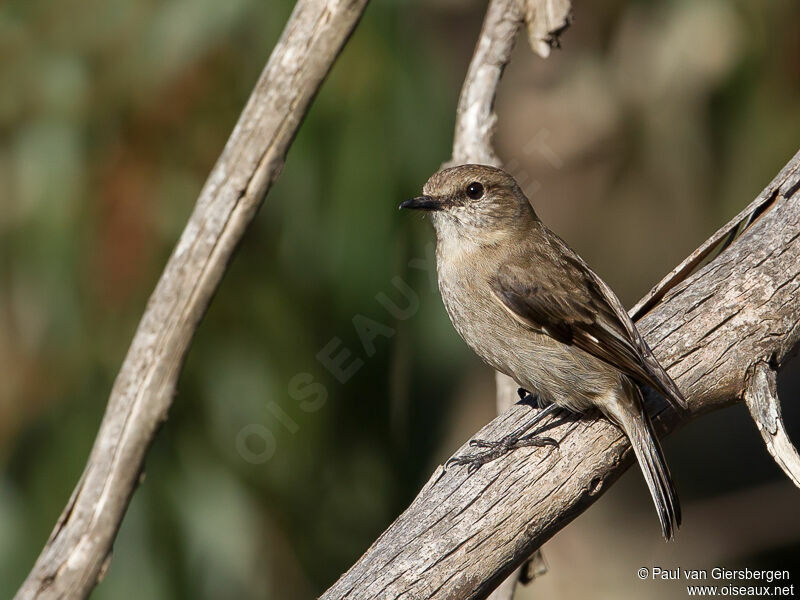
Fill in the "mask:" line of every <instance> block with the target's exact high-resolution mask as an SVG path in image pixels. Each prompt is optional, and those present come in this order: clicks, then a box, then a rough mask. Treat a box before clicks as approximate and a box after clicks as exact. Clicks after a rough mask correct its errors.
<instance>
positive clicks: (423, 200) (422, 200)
mask: <svg viewBox="0 0 800 600" xmlns="http://www.w3.org/2000/svg"><path fill="white" fill-rule="evenodd" d="M400 208H413V209H416V210H442V203H441V202H440V201H439V200H436V199H435V198H431V197H430V196H417V197H416V198H411V200H406V201H405V202H403V203H402V204H401V205H400Z"/></svg>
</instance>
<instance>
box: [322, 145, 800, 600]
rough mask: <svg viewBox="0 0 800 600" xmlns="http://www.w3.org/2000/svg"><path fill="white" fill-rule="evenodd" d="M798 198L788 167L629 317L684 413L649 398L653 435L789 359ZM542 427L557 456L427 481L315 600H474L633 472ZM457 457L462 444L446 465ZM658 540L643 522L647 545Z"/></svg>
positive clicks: (603, 447)
mask: <svg viewBox="0 0 800 600" xmlns="http://www.w3.org/2000/svg"><path fill="white" fill-rule="evenodd" d="M798 187H800V153H798V154H797V155H795V156H794V158H793V159H792V160H791V161H790V163H789V164H788V165H787V166H786V167H785V168H784V169H783V170H782V171H781V173H780V174H779V175H778V176H777V177H776V178H775V179H774V180H773V182H772V183H771V184H770V185H769V186H768V187H767V188H766V189H765V190H764V191H763V192H762V194H761V195H760V196H759V198H757V199H756V200H755V201H754V202H753V203H752V204H751V205H750V206H749V207H748V208H747V209H745V210H744V211H743V212H742V214H740V215H739V216H737V217H736V218H735V219H734V220H733V221H731V223H730V224H729V225H727V226H726V227H723V228H722V229H721V230H720V232H718V233H717V234H715V236H714V237H713V238H712V239H718V240H719V239H725V238H727V239H730V236H728V235H727V234H722V233H721V232H726V231H732V230H736V229H737V227H738V229H739V230H740V231H739V235H738V237H737V238H736V239H735V240H733V241H732V243H730V244H729V245H727V247H726V248H725V249H724V251H722V252H721V253H720V254H719V255H718V256H717V257H716V258H714V259H713V260H711V261H710V262H708V263H707V264H705V265H704V266H702V268H700V269H699V270H697V271H696V272H694V273H692V274H689V275H687V272H686V271H684V272H683V273H682V275H681V277H680V278H675V277H673V280H672V285H670V286H667V287H668V289H666V291H664V293H663V295H662V296H661V297H660V301H655V302H651V306H650V309H649V311H647V312H645V311H644V310H643V309H641V308H639V309H638V310H639V312H640V313H643V314H642V315H641V318H639V320H638V323H637V326H638V327H639V330H640V331H641V333H642V334H643V335H644V337H645V338H646V339H647V341H648V343H649V344H650V345H651V347H652V348H653V351H654V353H655V355H656V357H657V358H658V359H659V361H660V362H661V364H662V365H664V366H665V367H666V368H667V370H668V372H669V374H670V375H671V376H672V377H673V378H674V379H675V381H676V382H677V384H678V385H679V387H680V388H681V390H682V391H683V392H684V394H685V396H686V398H687V400H688V401H689V410H688V411H687V413H685V414H682V415H678V414H677V413H675V412H673V411H671V410H669V409H668V408H667V407H666V405H665V404H664V403H663V402H662V401H661V399H660V398H656V397H653V395H650V396H649V397H648V408H649V409H650V412H651V414H654V415H656V428H657V429H658V430H659V432H660V433H662V434H663V433H665V432H668V431H672V430H673V429H675V428H676V427H677V426H678V425H679V424H681V423H683V422H686V421H688V420H690V419H692V418H694V417H696V416H698V415H700V414H703V413H705V412H708V411H711V410H714V409H717V408H720V407H723V406H726V405H729V404H732V403H735V402H737V401H742V400H743V397H744V396H745V392H746V390H747V389H748V388H750V389H752V385H751V384H750V380H751V379H752V376H751V375H750V374H751V373H752V372H753V370H754V369H758V367H757V365H759V364H762V363H766V364H768V365H769V366H770V369H771V370H773V371H777V370H779V369H780V368H781V366H782V365H783V364H784V363H785V361H786V360H787V359H788V358H789V357H790V356H791V355H792V353H793V352H795V351H796V349H797V346H798V340H799V339H800V301H798V295H797V290H798V287H800V195H799V194H798ZM737 224H738V225H737ZM714 245H718V244H714ZM704 246H705V245H704ZM662 283H663V282H662ZM660 285H661V284H660ZM632 312H633V311H632ZM528 410H529V408H528V407H526V406H519V405H516V406H514V407H513V408H512V409H511V410H509V411H507V412H506V413H504V414H502V415H500V416H499V417H497V418H496V419H495V420H494V421H492V422H491V423H489V424H488V425H487V426H486V427H484V428H483V429H482V430H481V431H480V432H478V433H477V434H476V437H480V438H482V439H499V438H501V437H503V436H504V435H506V434H508V433H510V432H511V431H513V429H514V428H515V427H517V426H518V425H519V424H520V423H521V422H522V420H523V419H524V417H525V414H526V412H527V411H528ZM546 426H548V427H550V428H551V429H550V431H549V432H548V435H550V436H552V437H554V438H556V439H557V440H558V441H559V443H560V447H559V448H536V449H522V450H518V451H516V452H514V453H512V454H509V455H507V456H505V457H503V458H502V459H500V460H498V461H496V462H494V463H491V464H489V465H486V466H484V467H482V468H481V469H479V470H478V471H477V472H475V473H474V474H472V475H470V474H469V473H468V470H467V469H466V468H450V469H449V470H447V471H444V469H443V468H442V467H439V468H438V469H437V470H436V472H435V473H434V474H433V476H432V477H431V479H430V480H429V481H428V483H427V484H426V485H425V486H424V487H423V489H422V490H421V492H420V493H419V495H418V496H417V498H416V499H415V500H414V502H413V503H412V504H411V506H410V507H409V508H408V509H407V510H406V511H405V512H404V513H403V514H401V515H400V516H399V517H398V518H397V520H396V521H395V522H394V523H393V524H392V525H391V526H390V527H389V529H387V530H386V531H385V532H384V533H383V534H382V535H381V536H380V537H379V538H378V540H377V541H376V542H375V543H374V544H373V545H372V547H370V548H369V550H368V551H367V552H366V553H365V554H364V556H362V557H361V559H359V561H358V562H357V563H356V564H355V565H354V566H353V567H352V568H351V569H350V570H349V571H348V572H347V573H345V574H344V575H343V576H342V577H341V578H340V579H339V581H337V582H336V583H335V584H334V585H333V586H332V587H331V588H330V589H329V590H328V591H327V592H326V593H325V594H324V595H323V596H322V598H323V599H324V600H335V599H342V598H348V599H351V600H356V599H358V600H365V599H368V598H395V599H401V598H405V599H414V600H422V599H429V598H430V599H433V598H435V599H440V600H444V599H451V600H457V599H458V600H462V599H477V598H486V597H487V596H488V595H489V593H490V592H491V591H492V590H493V589H494V588H495V587H496V586H497V585H499V584H500V582H501V581H503V579H504V578H505V577H506V576H508V575H509V574H510V573H511V572H512V571H513V570H514V569H515V568H516V567H518V566H519V565H520V564H521V563H522V562H523V561H524V560H525V559H527V557H529V556H530V554H531V552H533V551H534V550H535V549H537V548H538V547H540V546H541V545H542V544H543V543H544V542H545V541H546V540H547V539H549V538H550V537H551V536H553V535H554V534H555V533H556V532H557V531H559V530H560V529H561V528H563V527H564V526H566V525H567V524H568V523H569V522H570V521H571V520H572V519H573V518H574V517H575V516H577V515H578V514H579V513H580V512H581V511H583V510H585V509H586V508H587V507H588V506H589V505H591V504H592V503H593V502H594V501H595V500H596V499H597V498H598V497H599V496H600V495H601V494H602V493H603V492H604V491H605V490H606V489H607V488H608V486H609V485H610V484H611V483H613V481H614V480H615V479H616V478H617V477H619V475H620V474H621V473H622V472H623V471H624V470H625V469H626V468H627V467H628V466H629V465H630V464H631V463H632V461H631V457H630V446H629V444H628V442H627V439H626V438H625V437H624V435H623V434H622V433H621V432H620V431H619V430H618V429H617V428H615V427H614V426H613V425H611V424H610V423H609V422H607V421H606V420H604V419H593V418H582V419H575V418H572V419H566V420H565V419H563V418H561V419H556V420H555V421H551V422H550V423H549V424H547V425H546ZM469 451H470V448H469V445H468V444H465V445H464V446H462V448H460V449H459V450H458V452H457V453H456V454H457V455H463V454H464V453H466V452H469ZM675 475H676V479H677V480H678V482H680V474H679V473H676V474H675ZM684 526H691V524H690V523H685V524H684ZM657 530H658V524H657V521H656V519H655V517H654V518H653V533H654V535H657Z"/></svg>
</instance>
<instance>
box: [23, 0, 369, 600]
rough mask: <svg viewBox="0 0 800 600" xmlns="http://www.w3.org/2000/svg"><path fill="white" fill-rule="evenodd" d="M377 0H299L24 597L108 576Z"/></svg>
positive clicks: (72, 592) (74, 592)
mask: <svg viewBox="0 0 800 600" xmlns="http://www.w3.org/2000/svg"><path fill="white" fill-rule="evenodd" d="M366 4H367V0H350V1H347V2H345V1H340V0H299V1H298V3H297V5H296V6H295V9H294V12H293V13H292V16H291V18H290V19H289V22H288V24H287V25H286V28H285V29H284V31H283V34H282V36H281V38H280V40H279V41H278V44H277V46H276V47H275V50H274V51H273V53H272V56H271V57H270V59H269V61H268V62H267V65H266V67H265V69H264V71H263V72H262V74H261V76H260V78H259V80H258V82H257V83H256V87H255V89H254V91H253V93H252V95H251V96H250V99H249V101H248V103H247V106H246V107H245V109H244V111H243V112H242V115H241V117H240V118H239V122H238V123H237V124H236V127H235V129H234V130H233V133H232V134H231V137H230V138H229V140H228V143H227V144H226V146H225V149H224V150H223V152H222V155H221V156H220V158H219V160H218V161H217V164H216V165H215V166H214V169H213V170H212V172H211V174H210V175H209V178H208V181H207V182H206V184H205V187H204V188H203V190H202V192H201V193H200V197H199V198H198V200H197V204H196V206H195V209H194V212H193V213H192V216H191V217H190V219H189V222H188V223H187V225H186V228H185V229H184V231H183V234H182V235H181V238H180V240H179V241H178V244H177V246H176V248H175V250H174V252H173V253H172V256H171V257H170V259H169V262H168V263H167V265H166V267H165V269H164V272H163V274H162V275H161V278H160V280H159V282H158V284H157V286H156V289H155V291H154V292H153V294H152V296H151V297H150V300H149V302H148V304H147V309H146V310H145V313H144V315H143V316H142V320H141V321H140V323H139V327H138V329H137V331H136V334H135V336H134V339H133V341H132V343H131V346H130V348H129V350H128V354H127V356H126V357H125V361H124V363H123V365H122V367H121V369H120V372H119V374H118V375H117V378H116V381H115V383H114V387H113V389H112V390H111V395H110V398H109V400H108V406H107V408H106V413H105V416H104V417H103V422H102V424H101V426H100V430H99V432H98V434H97V438H96V439H95V443H94V447H93V448H92V452H91V455H90V457H89V460H88V463H87V465H86V468H85V470H84V472H83V475H82V476H81V479H80V481H79V482H78V485H77V487H76V488H75V490H74V491H73V493H72V497H71V498H70V500H69V502H68V503H67V506H66V508H65V509H64V511H63V513H62V515H61V517H60V518H59V520H58V523H57V524H56V526H55V529H54V530H53V533H52V534H51V535H50V539H48V540H47V544H46V545H45V547H44V549H43V550H42V553H41V555H40V556H39V558H38V560H37V561H36V564H35V565H34V567H33V570H32V571H31V572H30V574H29V575H28V577H27V579H26V580H25V582H24V583H23V585H22V587H21V588H20V590H19V591H18V592H17V596H16V597H17V598H18V599H23V598H25V599H27V598H85V597H86V596H88V595H89V593H90V592H91V590H92V589H93V588H94V586H95V585H97V582H98V581H99V580H100V579H102V577H103V573H104V572H105V569H106V566H107V563H108V560H109V558H110V552H111V545H112V543H113V541H114V538H115V536H116V534H117V530H118V529H119V526H120V523H121V522H122V518H123V517H124V515H125V510H126V509H127V507H128V503H129V502H130V499H131V496H132V494H133V491H134V489H135V487H136V483H137V481H138V480H139V477H140V473H141V471H142V464H143V460H144V457H145V454H146V452H147V449H148V448H149V446H150V444H151V442H152V440H153V437H154V435H155V432H156V430H157V428H158V426H159V424H160V423H162V422H163V421H164V420H165V419H166V418H167V412H168V410H169V407H170V404H171V403H172V399H173V397H174V395H175V385H176V381H177V378H178V374H179V372H180V370H181V366H182V364H183V361H184V358H185V356H186V352H187V350H188V349H189V344H190V343H191V340H192V337H193V335H194V332H195V330H196V329H197V326H198V324H199V323H200V319H201V318H202V317H203V314H204V313H205V311H206V308H207V307H208V304H209V302H210V301H211V297H212V296H213V294H214V292H215V291H216V289H217V286H218V285H219V282H220V279H221V278H222V275H223V273H224V272H225V269H226V267H227V265H228V262H229V260H230V258H231V255H232V253H233V251H234V249H235V248H236V246H237V244H238V243H239V241H240V240H241V238H242V236H243V235H244V232H245V229H246V228H247V225H248V224H249V223H250V222H251V221H252V220H253V218H254V216H255V214H256V211H257V209H258V207H259V206H260V204H261V202H262V201H263V199H264V196H265V195H266V193H267V191H268V190H269V189H270V187H271V185H272V183H273V182H274V181H275V180H276V179H277V177H278V174H279V173H280V171H281V167H282V166H283V162H284V159H285V157H286V152H287V151H288V149H289V146H290V144H291V142H292V140H293V138H294V135H295V133H296V131H297V129H298V127H299V125H300V123H301V121H302V119H303V117H304V116H305V114H306V111H307V109H308V106H309V104H310V103H311V101H312V100H313V98H314V95H315V94H316V92H317V90H318V89H319V87H320V85H321V84H322V81H323V80H324V78H325V76H326V75H327V73H328V71H329V70H330V68H331V65H332V64H333V62H334V60H335V59H336V57H337V56H338V54H339V52H340V50H341V48H342V46H343V45H344V43H345V42H346V41H347V38H348V37H349V35H350V33H351V32H352V31H353V28H354V27H355V26H356V24H357V23H358V20H359V18H360V17H361V14H362V13H363V11H364V9H365V7H366Z"/></svg>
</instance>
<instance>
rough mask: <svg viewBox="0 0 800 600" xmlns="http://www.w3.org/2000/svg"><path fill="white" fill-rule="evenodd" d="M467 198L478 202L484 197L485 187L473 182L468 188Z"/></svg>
mask: <svg viewBox="0 0 800 600" xmlns="http://www.w3.org/2000/svg"><path fill="white" fill-rule="evenodd" d="M467 196H469V197H470V198H472V199H473V200H477V199H478V198H480V197H481V196H483V186H482V185H481V184H480V183H478V182H477V181H473V182H472V183H470V184H469V185H468V186H467Z"/></svg>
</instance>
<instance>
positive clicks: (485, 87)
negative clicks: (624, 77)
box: [445, 0, 570, 600]
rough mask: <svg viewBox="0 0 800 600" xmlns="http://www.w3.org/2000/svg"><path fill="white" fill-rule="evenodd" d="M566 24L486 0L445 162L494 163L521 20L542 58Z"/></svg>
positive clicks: (565, 4) (528, 1) (546, 7)
mask: <svg viewBox="0 0 800 600" xmlns="http://www.w3.org/2000/svg"><path fill="white" fill-rule="evenodd" d="M569 22H570V2H569V0H491V1H490V2H489V6H488V8H487V10H486V16H485V18H484V20H483V26H482V27H481V33H480V36H479V37H478V42H477V44H476V45H475V52H474V53H473V55H472V60H471V61H470V64H469V68H468V70H467V75H466V77H465V78H464V84H463V86H462V87H461V95H460V97H459V100H458V109H457V111H456V127H455V134H454V137H453V156H452V158H451V159H450V161H449V162H448V163H447V164H446V165H445V166H455V165H459V164H465V163H481V164H488V165H495V166H499V165H500V159H499V158H498V157H497V154H496V153H495V150H494V144H493V138H494V130H495V126H496V124H497V115H496V114H495V112H494V102H495V97H496V96H497V88H498V86H499V85H500V78H501V77H502V75H503V70H504V69H505V67H506V65H507V64H508V62H509V61H510V60H511V52H512V50H513V49H514V43H515V41H516V39H517V34H518V32H519V30H520V28H521V27H522V25H523V23H526V24H527V28H528V38H529V41H530V44H531V48H532V49H533V50H534V52H537V53H538V54H539V55H540V56H542V57H543V58H545V57H547V56H548V55H549V54H550V48H551V46H552V45H554V44H555V45H557V42H558V35H559V34H560V33H561V32H562V31H563V30H564V29H565V28H566V27H567V26H568V24H569ZM496 381H497V384H496V385H497V392H496V404H497V412H498V414H502V413H503V412H505V411H506V410H508V409H509V408H510V407H511V406H512V405H513V404H514V402H516V400H517V385H516V384H515V383H514V381H512V380H511V378H510V377H508V376H506V375H504V374H502V373H500V372H497V373H496ZM530 564H531V565H532V568H531V569H525V568H524V566H523V567H520V568H519V569H518V570H517V571H515V572H514V573H512V574H511V575H510V576H509V577H508V578H507V579H506V581H504V582H503V583H502V584H501V585H500V586H498V588H497V589H496V590H495V591H494V593H493V594H492V596H491V600H510V599H511V598H513V597H514V590H515V588H516V586H517V581H519V580H520V577H521V576H522V575H523V571H524V572H525V574H524V577H523V578H524V579H526V580H530V579H532V578H533V577H535V576H538V575H542V574H544V573H545V572H547V566H546V563H545V560H544V557H543V556H542V554H541V551H540V550H536V553H535V554H534V556H533V557H532V558H531V562H530Z"/></svg>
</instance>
